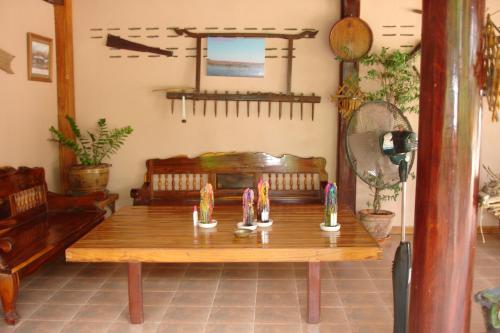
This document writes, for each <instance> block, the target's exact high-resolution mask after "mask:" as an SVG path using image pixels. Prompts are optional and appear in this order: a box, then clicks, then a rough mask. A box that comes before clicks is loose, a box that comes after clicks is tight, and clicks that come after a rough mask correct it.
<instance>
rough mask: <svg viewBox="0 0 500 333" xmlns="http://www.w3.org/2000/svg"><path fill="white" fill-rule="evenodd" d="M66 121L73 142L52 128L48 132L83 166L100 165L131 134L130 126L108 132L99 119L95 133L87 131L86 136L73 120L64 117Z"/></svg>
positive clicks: (104, 124)
mask: <svg viewBox="0 0 500 333" xmlns="http://www.w3.org/2000/svg"><path fill="white" fill-rule="evenodd" d="M66 120H67V121H68V124H69V126H70V128H71V132H72V133H73V134H74V136H75V140H73V139H71V138H68V137H66V135H64V134H63V133H62V132H61V131H59V130H58V129H56V128H55V127H54V126H51V127H50V128H49V131H50V133H51V134H52V138H53V140H54V141H57V142H59V143H60V144H61V145H63V146H64V147H66V148H68V149H70V150H72V151H73V152H74V153H75V155H76V157H77V158H78V160H79V161H80V163H81V164H83V165H99V164H101V163H102V160H103V159H104V158H109V157H111V155H113V154H115V153H116V152H117V151H118V150H119V149H120V148H121V147H122V146H123V144H124V143H125V138H126V137H127V136H129V135H130V134H132V132H133V129H132V127H130V126H125V127H121V128H115V129H113V130H108V126H107V123H106V119H104V118H101V119H99V120H98V121H97V130H96V131H95V132H91V131H87V132H86V135H82V132H81V131H80V128H79V127H78V125H77V124H76V122H75V120H74V119H73V118H71V117H70V116H66Z"/></svg>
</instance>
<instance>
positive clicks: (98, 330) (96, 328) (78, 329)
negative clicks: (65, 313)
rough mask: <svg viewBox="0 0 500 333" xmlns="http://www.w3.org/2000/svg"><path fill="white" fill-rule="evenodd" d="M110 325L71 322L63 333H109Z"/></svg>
mask: <svg viewBox="0 0 500 333" xmlns="http://www.w3.org/2000/svg"><path fill="white" fill-rule="evenodd" d="M109 325H110V323H102V322H101V323H98V322H85V321H70V322H68V323H66V324H65V325H64V327H63V329H62V331H61V333H104V332H107V331H108V327H109Z"/></svg>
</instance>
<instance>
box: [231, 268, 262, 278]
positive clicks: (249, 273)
mask: <svg viewBox="0 0 500 333" xmlns="http://www.w3.org/2000/svg"><path fill="white" fill-rule="evenodd" d="M256 278H257V270H256V269H245V268H240V269H225V270H223V271H222V279H223V280H225V279H256Z"/></svg>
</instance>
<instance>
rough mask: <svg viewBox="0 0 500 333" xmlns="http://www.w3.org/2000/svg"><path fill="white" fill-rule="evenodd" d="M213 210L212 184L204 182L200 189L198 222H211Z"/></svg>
mask: <svg viewBox="0 0 500 333" xmlns="http://www.w3.org/2000/svg"><path fill="white" fill-rule="evenodd" d="M213 210H214V191H213V189H212V184H206V185H205V186H204V187H203V188H202V189H201V190H200V215H201V216H200V223H212V213H213Z"/></svg>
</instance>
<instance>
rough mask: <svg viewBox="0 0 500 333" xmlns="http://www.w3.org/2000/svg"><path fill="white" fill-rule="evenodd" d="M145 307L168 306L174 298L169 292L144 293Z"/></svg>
mask: <svg viewBox="0 0 500 333" xmlns="http://www.w3.org/2000/svg"><path fill="white" fill-rule="evenodd" d="M143 297H144V299H143V302H144V305H155V306H166V305H168V304H169V303H170V301H171V300H172V298H173V297H174V293H173V292H169V291H143Z"/></svg>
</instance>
